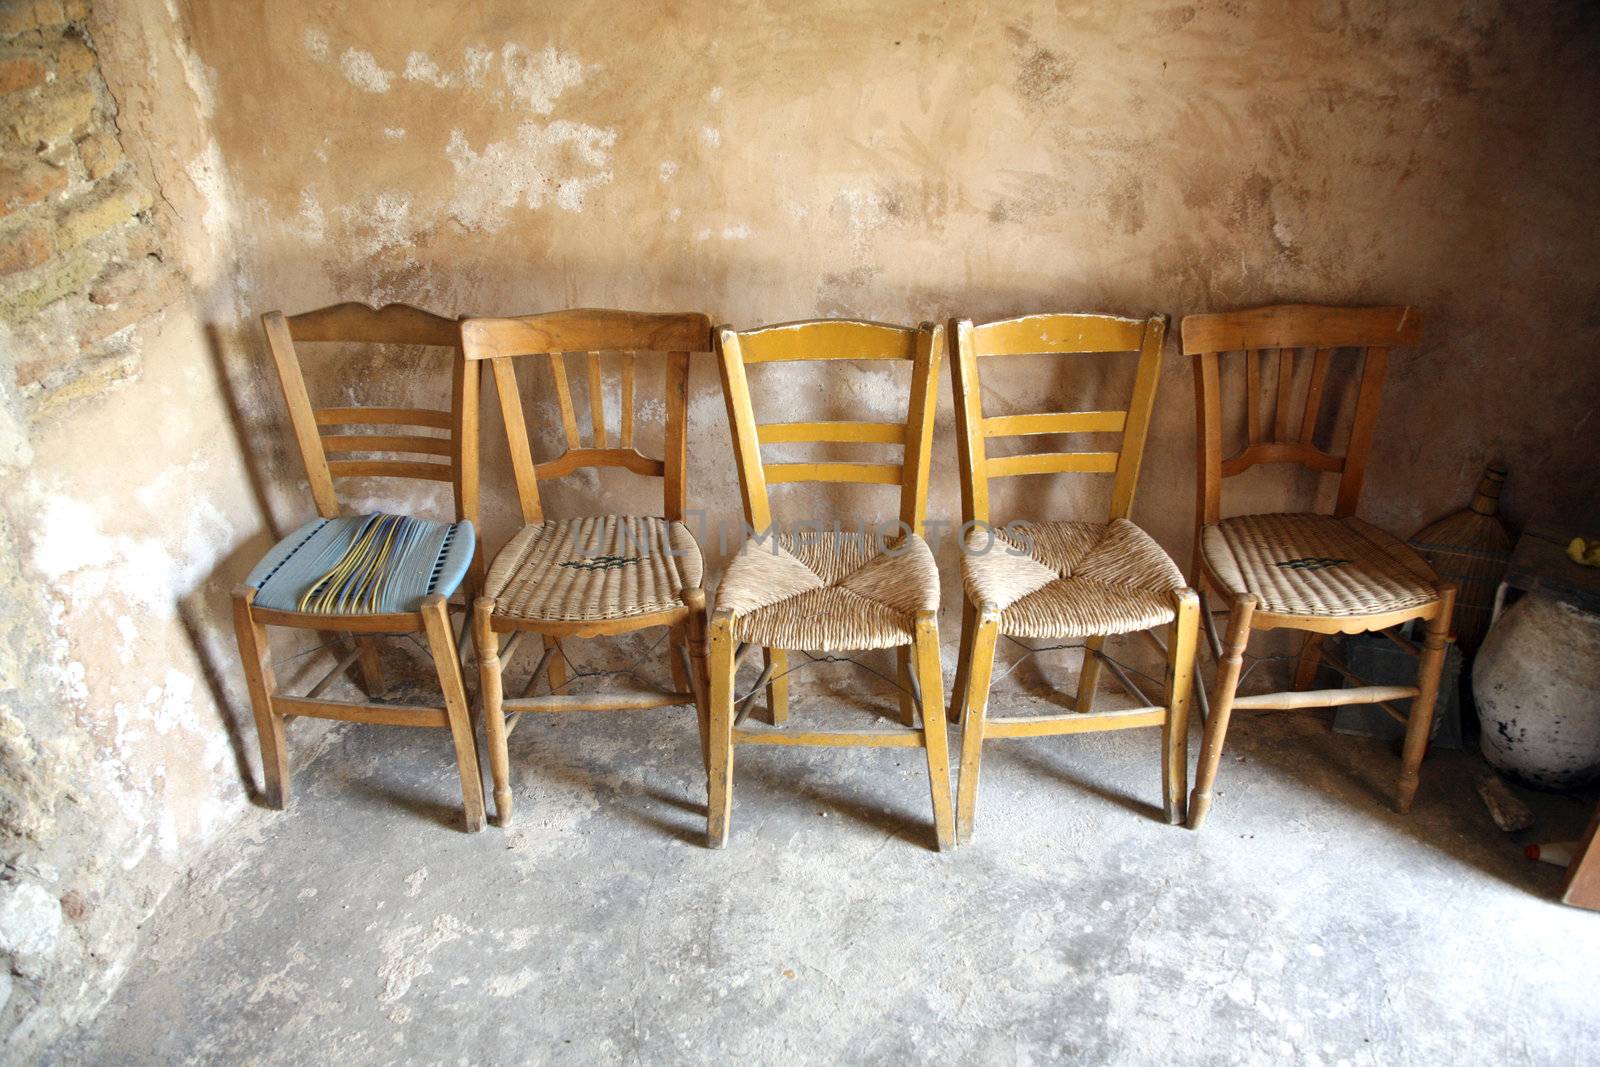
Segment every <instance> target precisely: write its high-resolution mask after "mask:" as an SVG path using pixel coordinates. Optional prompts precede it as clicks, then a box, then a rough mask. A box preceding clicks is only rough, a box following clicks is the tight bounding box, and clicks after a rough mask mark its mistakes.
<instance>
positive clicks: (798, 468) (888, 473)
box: [762, 463, 904, 485]
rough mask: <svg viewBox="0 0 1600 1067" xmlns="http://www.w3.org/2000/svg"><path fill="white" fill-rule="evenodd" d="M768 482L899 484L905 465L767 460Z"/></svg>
mask: <svg viewBox="0 0 1600 1067" xmlns="http://www.w3.org/2000/svg"><path fill="white" fill-rule="evenodd" d="M762 469H763V471H764V472H765V474H766V482H767V484H768V485H781V484H783V483H785V482H857V483H860V484H862V485H899V484H900V479H901V476H902V474H903V472H904V468H903V467H902V466H901V465H900V464H898V463H766V464H763V465H762Z"/></svg>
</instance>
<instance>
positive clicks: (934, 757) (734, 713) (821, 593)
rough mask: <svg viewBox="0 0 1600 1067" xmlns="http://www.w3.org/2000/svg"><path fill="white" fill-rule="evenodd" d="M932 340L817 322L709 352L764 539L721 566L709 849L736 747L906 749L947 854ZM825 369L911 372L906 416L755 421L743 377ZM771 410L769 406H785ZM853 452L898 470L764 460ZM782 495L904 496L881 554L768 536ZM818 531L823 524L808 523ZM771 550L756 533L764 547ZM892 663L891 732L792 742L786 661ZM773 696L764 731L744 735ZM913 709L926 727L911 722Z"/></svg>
mask: <svg viewBox="0 0 1600 1067" xmlns="http://www.w3.org/2000/svg"><path fill="white" fill-rule="evenodd" d="M941 334H942V331H941V330H940V329H939V328H938V327H937V326H933V325H931V324H929V325H924V326H922V327H921V328H920V329H909V328H904V327H899V326H884V325H880V324H877V323H869V322H847V321H834V320H825V321H813V322H796V323H788V324H785V325H781V326H769V327H764V328H761V329H755V330H748V331H742V332H740V331H735V330H732V329H730V328H727V327H722V328H719V329H718V330H717V333H716V348H717V353H718V357H719V366H720V368H721V371H722V386H723V391H724V395H725V397H726V400H727V404H728V422H729V424H730V425H731V427H732V430H733V441H734V447H735V451H736V458H737V461H738V467H739V486H740V490H741V493H742V495H743V498H744V514H745V521H746V522H747V523H748V524H749V525H750V527H751V528H752V529H753V530H754V531H756V533H757V535H758V537H757V538H756V539H755V540H753V541H751V542H750V543H749V544H747V545H745V546H744V547H743V548H742V549H741V551H740V554H739V555H738V557H737V558H735V560H734V561H733V562H732V563H731V564H730V565H729V567H728V569H727V572H726V573H725V574H724V576H723V579H722V583H721V585H720V586H719V587H718V590H717V604H716V610H715V611H714V612H713V614H712V616H711V622H710V663H709V669H710V675H711V693H710V698H711V728H710V751H709V772H708V777H709V795H710V796H709V799H710V803H709V810H708V815H707V820H706V837H707V841H708V843H709V844H710V845H711V846H712V847H714V848H720V847H721V846H722V845H724V844H725V843H726V842H727V836H728V823H729V819H730V816H731V811H732V804H733V753H734V748H735V747H736V746H738V745H831V746H869V747H885V746H902V747H920V748H923V749H925V750H926V752H927V760H928V779H929V785H930V789H931V792H932V797H933V813H934V825H935V831H936V837H937V841H938V845H939V847H940V848H945V847H948V846H949V845H951V844H952V843H953V828H952V822H951V804H950V766H949V755H948V749H947V742H946V737H945V717H944V680H943V676H942V674H941V672H940V666H939V625H938V609H939V574H938V570H937V568H936V567H935V565H934V561H933V555H932V553H931V552H930V551H929V549H928V546H927V544H926V543H925V542H924V541H923V539H922V532H923V520H924V513H925V511H926V510H927V499H928V469H929V459H930V456H931V450H932V438H933V419H934V405H935V402H936V398H937V391H938V385H937V379H936V375H937V372H938V365H939V351H940V347H941ZM812 360H826V361H830V362H828V363H826V364H825V366H828V367H830V368H831V367H837V366H839V363H838V362H837V361H841V360H873V361H889V362H890V363H908V364H910V370H911V383H910V390H909V394H908V397H907V400H908V403H907V410H906V417H905V419H904V420H902V421H898V422H770V423H765V424H758V423H757V422H756V411H755V406H754V403H753V401H752V399H751V393H750V382H749V377H748V375H747V373H746V368H747V366H749V365H755V364H763V363H788V362H791V361H812ZM780 400H781V398H775V402H776V401H780ZM815 442H852V443H856V444H875V445H881V446H890V447H896V448H899V449H900V450H901V453H902V458H901V461H900V462H898V463H855V462H851V463H768V462H765V461H764V460H763V458H762V455H761V447H762V446H763V445H773V444H796V443H815ZM792 482H833V483H858V484H866V485H888V486H893V487H895V489H896V490H897V491H898V495H899V498H900V505H899V522H900V527H901V530H902V531H903V533H902V534H900V535H899V536H897V537H895V538H893V539H885V540H884V541H883V542H882V543H880V542H879V540H878V539H876V538H874V537H873V536H872V535H871V534H870V533H862V532H858V531H853V530H852V531H843V530H817V531H808V532H798V533H797V532H782V531H778V530H776V528H775V527H774V526H773V514H772V508H771V505H770V503H769V490H770V488H771V487H772V486H775V485H780V484H786V483H792ZM813 519H814V520H816V521H818V522H820V519H821V517H820V516H813ZM769 533H770V535H771V536H770V537H764V536H761V535H763V534H769ZM758 648H759V649H761V650H763V652H764V654H765V656H766V666H765V668H764V670H763V672H762V675H761V678H760V679H759V680H758V681H757V683H756V685H755V687H754V688H753V689H752V690H751V692H750V694H749V695H748V696H747V697H744V698H736V697H735V694H734V677H735V675H736V673H737V672H738V667H739V664H740V662H741V661H742V660H743V659H744V657H745V656H746V655H747V654H750V653H753V652H754V651H755V650H756V649H758ZM883 648H893V649H896V650H897V655H898V659H899V664H900V667H899V673H900V679H901V683H902V686H903V688H904V689H905V690H906V691H907V693H908V695H907V697H905V698H904V699H902V701H901V707H900V721H901V725H900V726H899V727H897V728H891V729H877V730H826V731H820V730H814V731H798V730H789V729H782V728H778V727H781V725H782V724H783V723H784V722H785V721H786V720H787V718H788V679H787V678H786V677H784V675H785V674H786V673H787V672H788V670H789V653H790V652H794V651H797V650H798V651H806V652H812V651H819V652H854V651H864V650H868V649H883ZM762 688H766V690H767V698H768V702H769V711H770V713H771V718H772V720H773V727H774V728H772V729H762V728H756V727H754V726H749V725H745V724H744V723H743V722H742V719H743V714H742V713H745V712H748V710H749V707H750V702H751V701H753V700H754V698H755V695H756V693H757V692H758V691H760V690H761V689H762ZM918 710H920V711H921V725H920V726H919V725H917V721H916V713H917V711H918Z"/></svg>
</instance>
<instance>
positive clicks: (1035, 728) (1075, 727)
mask: <svg viewBox="0 0 1600 1067" xmlns="http://www.w3.org/2000/svg"><path fill="white" fill-rule="evenodd" d="M1166 718H1167V709H1166V708H1158V707H1145V708H1128V709H1126V710H1122V711H1086V712H1070V713H1068V714H1066V715H1026V716H1023V715H1017V716H1012V717H1009V718H1004V719H984V720H983V739H984V740H985V741H987V740H989V739H990V738H991V737H1048V736H1050V735H1052V734H1089V733H1099V732H1101V731H1103V730H1134V729H1138V728H1139V727H1141V726H1160V725H1161V724H1162V723H1163V722H1165V721H1166Z"/></svg>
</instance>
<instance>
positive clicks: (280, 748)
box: [233, 586, 289, 811]
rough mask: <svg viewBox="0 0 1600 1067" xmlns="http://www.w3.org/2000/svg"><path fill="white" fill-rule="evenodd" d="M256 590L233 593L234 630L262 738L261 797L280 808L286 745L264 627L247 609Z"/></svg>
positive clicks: (285, 789)
mask: <svg viewBox="0 0 1600 1067" xmlns="http://www.w3.org/2000/svg"><path fill="white" fill-rule="evenodd" d="M255 598H256V591H255V590H254V589H253V588H251V587H250V586H242V587H241V588H239V589H238V590H237V591H235V592H234V594H233V633H234V637H235V639H236V640H237V641H238V642H239V658H240V660H241V661H242V662H243V663H244V677H245V681H246V682H247V683H248V684H249V687H250V710H251V712H252V713H253V714H254V715H255V720H256V734H257V736H259V737H260V739H261V778H262V782H261V785H262V790H261V792H262V796H263V798H264V799H265V800H266V802H267V806H268V807H272V808H277V809H278V810H280V811H282V810H283V809H284V808H285V807H286V806H287V805H288V803H289V748H288V746H287V745H286V744H285V743H284V736H283V716H282V715H279V714H278V713H277V712H276V711H274V710H273V708H272V697H273V695H274V694H275V693H276V692H277V691H278V683H277V679H276V678H274V677H273V674H272V653H271V649H270V647H269V646H268V644H267V628H266V627H265V626H262V625H261V624H260V623H258V622H256V620H255V616H254V615H253V614H252V613H251V611H250V605H251V604H253V603H254V602H255Z"/></svg>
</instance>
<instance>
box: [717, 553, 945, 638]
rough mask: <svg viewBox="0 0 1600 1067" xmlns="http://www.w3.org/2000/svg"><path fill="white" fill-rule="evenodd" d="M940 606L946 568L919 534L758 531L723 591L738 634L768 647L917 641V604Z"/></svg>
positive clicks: (722, 606) (721, 606)
mask: <svg viewBox="0 0 1600 1067" xmlns="http://www.w3.org/2000/svg"><path fill="white" fill-rule="evenodd" d="M938 608H939V571H938V568H937V567H936V566H935V565H934V562H933V553H932V552H931V551H929V550H928V543H927V542H926V541H924V540H923V539H922V538H920V537H918V536H916V535H915V534H909V535H906V536H905V537H904V538H903V539H901V540H899V541H897V542H892V543H889V544H888V545H880V544H879V542H878V540H877V539H876V538H873V537H870V536H867V535H865V534H860V533H841V532H825V533H807V534H803V535H793V534H780V535H776V536H774V537H770V538H765V539H760V538H758V539H753V540H751V541H748V542H746V544H745V546H744V547H743V548H742V549H741V550H740V552H739V555H738V556H737V557H736V558H735V559H734V560H733V562H732V563H730V564H729V565H728V570H727V572H726V574H725V575H724V576H723V579H722V586H721V588H720V589H718V591H717V610H719V611H722V610H732V611H733V612H734V613H735V617H734V622H733V635H734V637H735V638H736V639H737V640H739V641H745V642H752V643H755V644H758V645H762V646H764V647H766V648H782V649H808V650H813V651H818V652H837V651H857V650H862V649H872V648H897V647H899V646H902V645H909V644H911V643H912V639H913V638H914V636H915V626H916V614H917V612H918V611H937V610H938Z"/></svg>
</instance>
